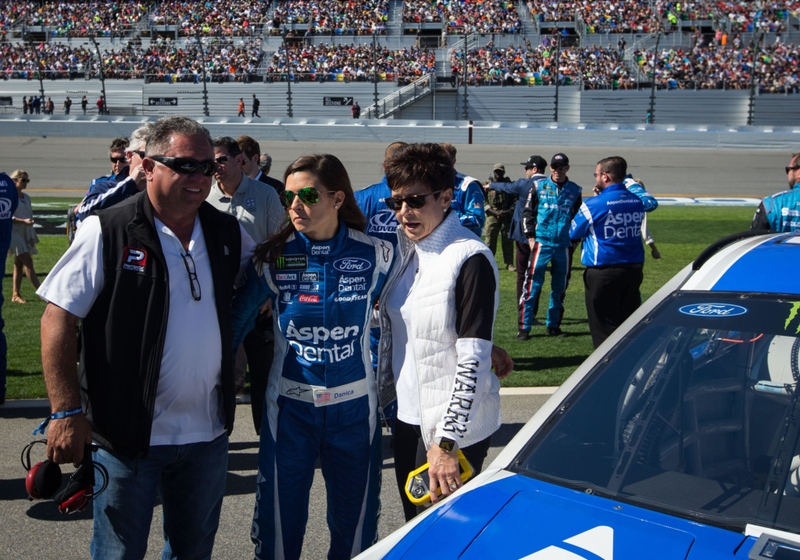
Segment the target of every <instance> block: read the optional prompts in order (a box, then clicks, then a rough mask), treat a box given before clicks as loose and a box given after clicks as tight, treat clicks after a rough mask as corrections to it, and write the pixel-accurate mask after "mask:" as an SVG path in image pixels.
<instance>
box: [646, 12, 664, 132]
mask: <svg viewBox="0 0 800 560" xmlns="http://www.w3.org/2000/svg"><path fill="white" fill-rule="evenodd" d="M660 42H661V28H660V27H659V28H658V34H657V35H656V48H655V49H654V50H653V89H652V90H651V91H650V113H649V115H650V116H649V119H648V122H650V123H653V122H654V121H655V115H656V58H657V57H658V44H659V43H660Z"/></svg>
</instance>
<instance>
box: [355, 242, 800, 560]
mask: <svg viewBox="0 0 800 560" xmlns="http://www.w3.org/2000/svg"><path fill="white" fill-rule="evenodd" d="M799 362H800V234H797V235H792V234H777V235H752V234H750V235H748V234H741V235H739V236H736V239H735V240H734V239H733V238H727V239H726V240H722V241H720V242H718V243H716V244H714V245H712V246H711V247H709V248H708V249H707V250H706V251H704V252H703V253H702V254H701V255H700V257H699V258H698V259H697V260H696V261H695V262H694V263H693V264H691V265H689V266H687V267H686V268H685V269H684V270H683V271H681V272H680V273H679V274H678V275H677V276H675V277H674V278H673V279H672V280H670V281H669V282H668V283H667V284H666V285H665V286H664V287H663V288H662V289H661V290H659V291H658V292H657V293H656V294H655V295H654V296H653V297H651V298H650V299H649V300H648V301H647V302H646V303H645V304H644V305H642V307H641V308H640V309H639V310H638V311H637V312H636V313H635V314H634V315H633V316H631V317H630V318H629V319H628V321H626V322H625V323H624V324H623V325H622V326H621V327H620V328H619V329H617V331H616V332H615V333H614V334H613V335H612V336H611V337H610V338H609V339H608V340H607V341H606V342H605V343H604V344H603V345H602V346H601V347H599V348H598V349H597V350H596V351H595V352H594V353H593V354H592V355H591V356H590V357H589V358H588V359H587V360H586V362H584V363H583V364H582V365H581V366H580V367H579V368H578V370H577V371H576V372H575V373H574V374H573V375H572V376H571V377H570V378H569V379H568V380H567V381H566V382H565V383H564V384H563V386H561V387H560V388H559V389H558V391H557V392H556V393H555V394H554V395H553V397H552V398H551V399H550V400H549V401H548V402H547V403H546V404H545V405H544V406H543V407H542V408H541V409H540V410H539V411H538V412H537V413H536V414H535V415H534V417H533V418H532V419H531V420H530V421H529V422H528V423H527V424H526V425H525V427H524V428H523V429H522V430H521V431H520V432H519V434H518V435H517V436H516V437H515V438H514V439H513V440H512V441H511V442H510V443H509V444H508V446H507V447H506V448H505V449H504V450H503V451H502V452H501V453H500V455H499V456H498V457H497V459H496V460H495V461H493V462H492V464H491V465H489V466H488V467H487V468H486V469H485V470H484V471H483V473H481V475H480V476H478V477H476V478H475V479H474V480H473V481H471V482H469V483H468V484H467V485H466V486H465V487H464V488H463V489H461V490H460V491H459V492H458V493H457V494H455V495H454V496H453V497H452V498H449V499H446V500H443V501H441V502H440V503H439V504H437V506H436V507H432V508H430V509H429V510H428V511H426V512H425V513H424V514H423V515H420V516H418V517H417V518H416V519H415V520H414V521H412V522H410V523H408V524H406V525H405V526H403V527H402V528H401V529H399V530H398V531H396V532H395V533H393V534H391V535H389V536H388V537H387V538H385V539H384V540H382V541H381V542H379V543H377V544H376V545H375V546H373V547H372V548H370V549H369V550H367V551H365V552H364V553H363V554H362V555H361V556H359V557H358V558H359V559H364V560H366V559H377V558H383V559H387V560H388V559H400V558H405V559H419V558H436V559H441V560H445V559H450V558H452V559H455V558H459V559H461V560H472V559H477V560H488V559H492V560H506V559H507V560H518V559H526V560H533V559H536V560H579V559H586V560H589V559H591V560H598V559H602V560H622V559H632V558H637V559H640V558H653V559H695V558H703V559H716V558H726V559H732V558H741V559H745V558H751V559H760V558H764V559H766V558H773V559H776V560H780V559H790V560H794V559H798V558H800V478H799V473H800V445H799V442H800V392H799V391H798V383H797V382H798V377H800V364H799Z"/></svg>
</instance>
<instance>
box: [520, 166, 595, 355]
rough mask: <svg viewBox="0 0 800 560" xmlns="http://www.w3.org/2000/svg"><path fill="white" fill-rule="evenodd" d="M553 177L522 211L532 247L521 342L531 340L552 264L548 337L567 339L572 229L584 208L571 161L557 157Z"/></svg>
mask: <svg viewBox="0 0 800 560" xmlns="http://www.w3.org/2000/svg"><path fill="white" fill-rule="evenodd" d="M550 171H551V175H550V177H549V178H547V179H542V180H541V181H537V182H536V183H534V185H533V187H532V188H531V190H530V193H529V194H528V200H527V202H526V203H525V210H523V211H522V229H523V230H524V231H525V235H526V236H527V237H528V243H529V244H530V247H531V257H530V264H529V265H528V272H527V273H526V276H525V285H524V289H523V293H522V309H521V311H520V318H519V332H518V333H517V339H519V340H527V339H528V338H529V337H530V331H531V327H532V326H533V324H534V321H535V314H536V309H537V308H538V307H539V295H540V294H541V292H542V286H543V285H544V272H545V269H546V268H547V264H548V263H550V307H549V308H548V309H547V335H548V336H559V337H564V336H566V334H565V333H563V332H562V331H561V320H562V319H563V317H564V295H565V294H566V292H567V287H568V286H569V278H570V269H571V268H572V242H571V241H570V239H569V226H570V222H572V219H573V218H574V217H575V215H576V214H577V213H578V209H579V208H580V207H581V200H582V199H581V188H580V187H579V186H578V185H576V184H575V183H573V182H572V181H570V180H569V178H568V177H567V172H568V171H569V158H568V157H567V156H566V154H556V155H554V156H553V158H552V159H551V160H550Z"/></svg>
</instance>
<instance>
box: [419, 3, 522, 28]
mask: <svg viewBox="0 0 800 560" xmlns="http://www.w3.org/2000/svg"><path fill="white" fill-rule="evenodd" d="M515 5H516V4H515V2H512V1H510V0H487V1H479V0H460V1H459V0H435V1H433V2H432V1H431V0H406V1H405V2H403V22H404V23H444V24H445V29H446V32H447V33H450V34H455V33H458V34H461V33H520V32H521V31H522V22H521V21H520V19H519V14H517V9H516V7H515Z"/></svg>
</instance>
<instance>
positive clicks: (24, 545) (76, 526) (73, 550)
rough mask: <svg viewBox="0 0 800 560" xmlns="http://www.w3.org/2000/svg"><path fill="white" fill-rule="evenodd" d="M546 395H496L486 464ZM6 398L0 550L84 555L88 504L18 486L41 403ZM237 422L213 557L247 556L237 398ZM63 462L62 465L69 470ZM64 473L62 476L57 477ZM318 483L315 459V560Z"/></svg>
mask: <svg viewBox="0 0 800 560" xmlns="http://www.w3.org/2000/svg"><path fill="white" fill-rule="evenodd" d="M546 399H547V395H538V394H531V395H513V396H507V395H504V396H501V406H502V410H503V426H502V427H501V428H500V430H499V431H498V432H497V433H496V434H495V435H494V436H492V447H491V449H490V451H489V457H488V458H487V462H486V463H485V464H486V465H488V464H489V462H490V461H491V460H492V459H493V458H494V457H495V456H496V455H497V453H498V452H499V451H500V449H501V448H502V447H503V446H505V444H506V443H508V442H509V441H510V440H511V438H512V437H513V435H514V434H516V432H517V431H518V430H519V429H520V428H521V427H522V426H523V424H524V423H525V422H527V421H528V419H529V418H530V417H531V416H532V415H533V413H534V412H536V410H538V408H539V407H540V406H541V405H542V404H543V403H544V402H545V400H546ZM20 405H23V403H14V404H13V405H12V404H10V403H7V404H6V405H5V406H2V407H0V429H2V433H3V435H2V438H1V439H0V558H2V559H8V560H11V559H17V558H19V559H27V558H41V559H48V560H49V559H53V560H80V559H85V558H88V557H89V543H90V541H91V537H92V518H91V507H90V508H87V510H85V511H84V512H82V513H76V514H72V515H62V514H60V513H58V511H57V510H56V506H55V504H54V503H53V502H52V501H39V502H30V501H28V499H27V494H26V492H25V474H26V473H25V470H24V469H23V468H22V465H21V463H20V458H19V457H20V452H21V451H22V449H23V447H24V446H25V445H26V444H27V443H28V442H29V441H31V440H32V439H34V438H33V436H32V435H31V432H32V431H33V430H34V428H36V426H38V424H39V422H40V421H41V420H42V418H43V417H44V416H45V415H46V414H47V412H48V409H47V408H45V407H42V406H41V404H40V403H37V405H34V406H30V405H28V406H20ZM236 417H237V422H236V426H235V429H234V432H233V435H232V437H231V442H230V452H229V456H228V457H229V458H228V480H227V486H226V491H225V499H224V501H223V504H222V515H221V520H220V527H219V531H218V533H217V539H216V544H215V546H214V555H213V556H214V558H221V559H226V560H234V559H235V560H241V559H244V558H252V557H253V550H254V549H253V546H252V544H251V542H250V525H251V521H252V517H253V506H254V505H255V484H256V468H257V466H256V465H257V456H258V437H257V436H256V433H255V430H254V429H253V422H252V419H251V415H250V406H249V405H246V404H245V405H239V406H238V407H237V410H236ZM389 440H390V435H389V433H388V432H387V431H386V430H384V435H383V444H384V445H383V447H384V463H383V486H382V489H381V503H382V513H381V518H380V525H379V536H380V537H385V536H386V535H388V534H389V533H391V532H392V531H394V530H395V529H397V528H399V527H400V526H401V525H403V523H404V518H403V512H402V509H401V507H400V498H399V496H398V493H397V488H396V484H395V479H394V462H393V460H392V458H391V456H392V453H391V449H390V448H389ZM37 447H38V449H35V450H34V452H33V453H32V460H33V461H34V462H36V461H41V460H44V458H45V456H44V446H37ZM72 470H73V468H72V466H71V465H69V466H65V467H64V468H63V471H64V473H65V474H66V473H69V472H72ZM65 478H66V477H65ZM325 507H326V503H325V488H324V482H323V479H322V473H321V470H320V468H319V465H317V468H316V471H315V474H314V484H313V486H312V489H311V500H310V507H309V520H308V525H307V527H306V537H305V541H304V544H303V554H302V558H303V559H307V560H317V559H322V558H325V557H326V555H327V552H328V545H329V542H330V540H329V532H328V527H327V524H326V521H325ZM163 544H164V540H163V537H162V533H161V506H160V505H158V506H157V507H156V511H155V513H154V515H153V522H152V525H151V529H150V540H149V545H148V550H147V555H146V558H147V559H157V558H161V549H162V547H163Z"/></svg>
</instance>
